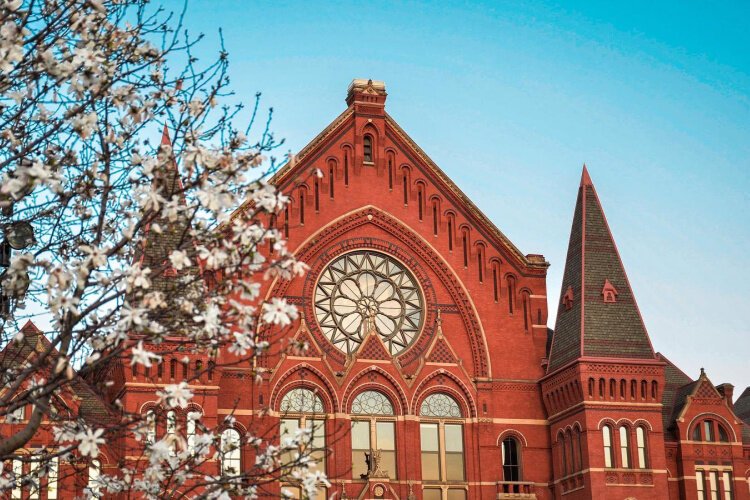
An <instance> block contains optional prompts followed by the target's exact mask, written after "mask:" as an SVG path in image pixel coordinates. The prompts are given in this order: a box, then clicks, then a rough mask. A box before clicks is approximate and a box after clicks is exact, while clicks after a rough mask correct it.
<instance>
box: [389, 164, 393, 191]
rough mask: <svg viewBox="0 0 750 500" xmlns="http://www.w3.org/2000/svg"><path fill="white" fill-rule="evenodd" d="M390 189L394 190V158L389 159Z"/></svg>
mask: <svg viewBox="0 0 750 500" xmlns="http://www.w3.org/2000/svg"><path fill="white" fill-rule="evenodd" d="M388 189H391V190H392V189H393V157H392V156H389V157H388Z"/></svg>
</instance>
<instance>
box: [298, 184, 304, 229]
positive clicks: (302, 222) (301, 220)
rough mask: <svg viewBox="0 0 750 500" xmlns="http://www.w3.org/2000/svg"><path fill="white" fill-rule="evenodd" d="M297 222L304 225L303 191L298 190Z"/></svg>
mask: <svg viewBox="0 0 750 500" xmlns="http://www.w3.org/2000/svg"><path fill="white" fill-rule="evenodd" d="M299 223H300V224H302V225H303V226H304V225H305V192H304V191H302V190H300V192H299Z"/></svg>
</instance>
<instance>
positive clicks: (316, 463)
mask: <svg viewBox="0 0 750 500" xmlns="http://www.w3.org/2000/svg"><path fill="white" fill-rule="evenodd" d="M310 458H311V459H312V460H313V464H311V465H310V470H312V471H316V470H319V471H320V472H325V471H326V452H325V450H315V451H311V452H310Z"/></svg>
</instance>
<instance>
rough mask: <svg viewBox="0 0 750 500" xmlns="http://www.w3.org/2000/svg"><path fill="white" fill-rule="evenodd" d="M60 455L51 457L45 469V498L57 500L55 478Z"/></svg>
mask: <svg viewBox="0 0 750 500" xmlns="http://www.w3.org/2000/svg"><path fill="white" fill-rule="evenodd" d="M59 467H60V457H51V458H50V459H49V467H48V471H47V500H57V478H58V474H59V472H58V471H59Z"/></svg>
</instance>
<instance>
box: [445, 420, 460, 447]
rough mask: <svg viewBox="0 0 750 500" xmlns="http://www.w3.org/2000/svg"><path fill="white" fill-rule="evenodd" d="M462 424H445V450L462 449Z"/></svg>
mask: <svg viewBox="0 0 750 500" xmlns="http://www.w3.org/2000/svg"><path fill="white" fill-rule="evenodd" d="M461 429H462V426H461V425H458V424H445V451H448V452H451V451H456V452H462V451H464V437H463V432H462V431H461Z"/></svg>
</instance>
